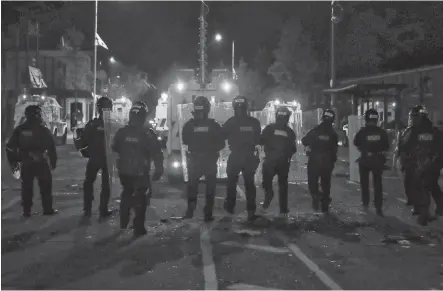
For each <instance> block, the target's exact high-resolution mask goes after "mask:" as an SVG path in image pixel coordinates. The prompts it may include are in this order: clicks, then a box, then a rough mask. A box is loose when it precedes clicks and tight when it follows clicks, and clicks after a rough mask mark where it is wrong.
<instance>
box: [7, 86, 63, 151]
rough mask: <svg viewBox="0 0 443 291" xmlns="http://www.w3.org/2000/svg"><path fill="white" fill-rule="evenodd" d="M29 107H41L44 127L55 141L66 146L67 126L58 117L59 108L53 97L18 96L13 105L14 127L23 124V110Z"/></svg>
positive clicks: (37, 95) (38, 95)
mask: <svg viewBox="0 0 443 291" xmlns="http://www.w3.org/2000/svg"><path fill="white" fill-rule="evenodd" d="M30 105H39V106H40V107H41V109H42V118H43V122H44V124H45V126H46V127H47V128H48V129H49V130H50V131H51V133H52V135H53V137H54V139H55V140H56V141H59V142H60V143H61V144H63V145H64V144H66V141H67V137H68V124H67V122H66V121H64V120H62V119H61V117H60V108H61V106H60V104H59V103H58V102H57V100H56V99H55V96H45V95H43V94H34V95H27V94H23V95H20V96H19V97H18V100H17V104H16V105H15V113H14V127H17V126H19V125H21V124H22V123H23V122H25V120H26V117H25V109H26V107H28V106H30Z"/></svg>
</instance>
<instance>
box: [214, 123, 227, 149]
mask: <svg viewBox="0 0 443 291" xmlns="http://www.w3.org/2000/svg"><path fill="white" fill-rule="evenodd" d="M211 127H212V132H213V133H214V143H215V150H216V151H221V150H222V149H224V148H225V145H226V143H225V138H224V135H223V129H222V127H221V125H220V124H219V123H218V122H217V121H215V120H214V122H212V124H211Z"/></svg>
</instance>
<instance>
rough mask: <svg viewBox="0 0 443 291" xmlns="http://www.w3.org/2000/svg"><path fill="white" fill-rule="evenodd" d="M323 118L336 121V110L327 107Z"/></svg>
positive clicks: (327, 120) (331, 121)
mask: <svg viewBox="0 0 443 291" xmlns="http://www.w3.org/2000/svg"><path fill="white" fill-rule="evenodd" d="M321 120H322V121H326V122H330V123H334V120H335V112H334V110H332V109H325V110H323V113H322V115H321Z"/></svg>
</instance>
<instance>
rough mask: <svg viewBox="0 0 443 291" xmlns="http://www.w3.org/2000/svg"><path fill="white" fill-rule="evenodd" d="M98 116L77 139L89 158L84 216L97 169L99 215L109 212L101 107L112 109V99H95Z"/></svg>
mask: <svg viewBox="0 0 443 291" xmlns="http://www.w3.org/2000/svg"><path fill="white" fill-rule="evenodd" d="M97 109H98V112H99V117H98V118H94V119H93V120H91V121H89V122H88V123H87V124H86V126H85V129H84V131H83V134H82V137H81V140H80V141H79V143H80V144H81V145H80V151H81V153H82V155H83V156H84V157H86V158H89V160H88V163H87V165H86V174H85V181H84V183H83V202H84V213H85V216H86V217H89V216H91V208H92V201H93V200H94V182H95V179H96V178H97V173H98V171H99V170H101V172H102V187H101V193H100V206H99V212H100V217H107V216H109V215H110V214H111V211H109V210H108V204H109V198H110V195H111V190H110V180H109V171H108V166H107V161H106V145H105V129H104V121H103V109H112V101H111V99H109V98H107V97H101V98H100V99H99V100H97Z"/></svg>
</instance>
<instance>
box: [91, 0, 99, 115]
mask: <svg viewBox="0 0 443 291" xmlns="http://www.w3.org/2000/svg"><path fill="white" fill-rule="evenodd" d="M97 19H98V0H95V25H94V81H93V82H94V91H93V100H94V101H93V104H94V106H93V107H92V112H93V117H95V114H96V107H97V106H96V102H97V100H96V92H97V41H96V38H97Z"/></svg>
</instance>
